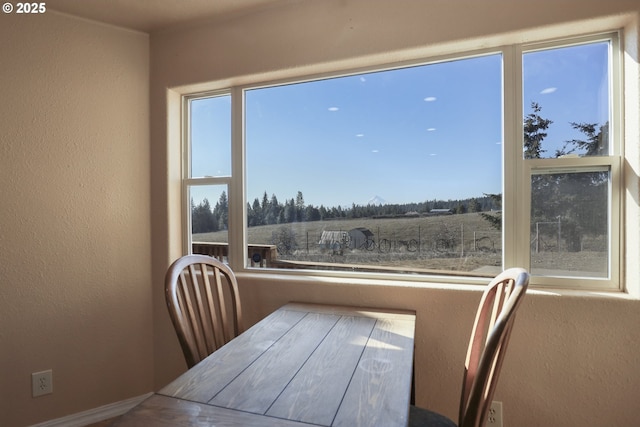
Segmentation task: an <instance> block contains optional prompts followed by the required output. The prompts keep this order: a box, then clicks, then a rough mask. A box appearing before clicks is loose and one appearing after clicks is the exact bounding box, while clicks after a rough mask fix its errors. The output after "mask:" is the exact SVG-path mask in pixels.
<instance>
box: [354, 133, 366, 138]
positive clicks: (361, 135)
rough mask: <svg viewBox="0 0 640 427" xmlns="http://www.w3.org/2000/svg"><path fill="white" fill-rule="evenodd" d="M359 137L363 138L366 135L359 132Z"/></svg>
mask: <svg viewBox="0 0 640 427" xmlns="http://www.w3.org/2000/svg"><path fill="white" fill-rule="evenodd" d="M356 136H357V137H358V138H362V137H363V136H364V133H359V134H357V135H356Z"/></svg>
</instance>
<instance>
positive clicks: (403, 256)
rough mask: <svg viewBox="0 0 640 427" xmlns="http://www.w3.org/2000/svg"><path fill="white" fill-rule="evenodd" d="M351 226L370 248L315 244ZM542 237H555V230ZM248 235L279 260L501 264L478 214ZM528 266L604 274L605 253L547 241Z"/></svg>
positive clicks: (316, 224) (464, 266)
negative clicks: (291, 243) (288, 242)
mask: <svg viewBox="0 0 640 427" xmlns="http://www.w3.org/2000/svg"><path fill="white" fill-rule="evenodd" d="M355 228H366V229H368V230H370V231H371V233H373V236H372V241H373V242H374V245H373V247H370V248H369V249H366V248H364V247H361V248H351V249H350V248H348V247H347V246H346V245H343V247H341V248H335V247H334V248H333V249H329V248H327V247H322V246H321V245H320V244H319V243H320V239H321V236H322V232H323V231H343V232H348V231H349V230H352V229H355ZM283 230H284V232H285V233H286V234H287V235H288V236H291V237H292V238H293V239H294V240H295V244H296V245H295V249H292V250H290V251H287V250H282V245H281V244H280V243H281V242H280V241H278V238H276V239H274V236H276V235H278V234H282V233H283ZM545 238H546V239H547V240H548V241H551V242H555V241H556V240H555V236H554V235H549V236H546V237H545ZM248 239H249V243H250V244H262V245H272V244H277V245H278V246H279V251H278V259H280V260H290V261H296V262H312V263H331V264H347V265H376V266H382V267H396V268H401V267H404V268H407V269H416V270H422V269H427V270H444V271H474V272H481V273H482V274H485V275H493V274H495V273H496V272H497V271H499V269H500V266H501V263H502V242H501V235H500V232H498V231H497V230H495V229H493V228H491V226H490V225H489V223H488V222H487V221H486V220H484V219H483V218H482V217H481V216H480V214H478V213H469V214H460V215H442V216H421V217H402V218H384V219H374V218H360V219H343V220H331V221H313V222H302V223H291V224H277V225H266V226H259V227H251V228H249V230H248ZM193 241H198V242H220V243H226V242H227V232H226V231H223V232H216V233H202V234H195V235H194V236H193ZM585 241H587V242H588V241H589V239H588V238H585ZM585 249H588V247H587V246H586V247H585ZM531 268H532V269H534V270H536V269H538V270H539V271H540V272H541V273H542V272H544V273H546V272H548V271H556V272H558V273H557V274H561V275H565V274H568V275H573V274H572V273H571V272H575V274H581V273H584V272H591V273H587V275H588V276H593V277H603V276H606V273H607V253H606V251H602V250H583V251H580V252H566V251H562V250H561V251H560V252H559V251H558V248H557V245H551V246H550V247H546V248H545V249H544V250H541V251H540V252H539V253H535V251H534V253H533V254H532V257H531Z"/></svg>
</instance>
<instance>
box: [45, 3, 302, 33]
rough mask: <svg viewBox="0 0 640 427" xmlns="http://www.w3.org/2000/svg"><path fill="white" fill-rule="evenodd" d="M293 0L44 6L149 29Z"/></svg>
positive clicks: (51, 4) (139, 28) (239, 13)
mask: <svg viewBox="0 0 640 427" xmlns="http://www.w3.org/2000/svg"><path fill="white" fill-rule="evenodd" d="M294 1H298V0H47V9H53V10H56V11H58V12H63V13H68V14H70V15H75V16H79V17H82V18H87V19H92V20H95V21H99V22H104V23H107V24H112V25H117V26H119V27H125V28H129V29H132V30H138V31H143V32H147V33H150V32H153V31H157V30H160V29H165V28H169V27H175V26H181V25H185V24H188V23H190V22H197V21H204V20H215V19H224V18H225V17H230V16H235V15H242V14H248V13H252V12H257V11H260V10H263V9H266V8H270V7H273V6H277V5H279V4H284V3H291V2H294Z"/></svg>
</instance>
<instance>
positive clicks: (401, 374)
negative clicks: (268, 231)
mask: <svg viewBox="0 0 640 427" xmlns="http://www.w3.org/2000/svg"><path fill="white" fill-rule="evenodd" d="M414 329H415V314H414V313H413V312H407V311H398V310H375V309H363V308H356V307H342V306H328V305H326V306H325V305H314V304H301V303H291V304H287V305H285V306H284V307H282V308H280V309H279V310H277V311H275V312H274V313H272V314H271V315H269V316H268V317H266V318H265V319H263V320H262V321H260V322H259V323H257V324H256V325H254V326H253V327H252V328H250V329H249V330H247V331H246V332H244V333H243V334H241V335H240V336H238V337H237V338H235V339H234V340H233V341H231V342H230V343H228V344H227V345H225V346H224V347H222V348H220V349H219V350H218V351H216V352H215V353H213V354H212V355H211V356H209V357H208V358H206V359H205V360H203V361H202V362H200V363H199V364H198V365H196V366H194V367H193V368H191V369H190V370H189V371H187V372H186V373H184V374H183V375H181V376H180V377H179V378H178V379H176V380H175V381H173V382H172V383H171V384H169V385H168V386H166V387H165V388H163V389H162V390H160V391H159V392H158V393H156V394H154V395H153V396H151V397H150V398H148V399H147V400H145V401H144V402H142V403H141V404H139V405H138V406H136V407H135V408H133V409H132V410H131V411H129V412H128V413H127V414H125V415H123V416H122V417H121V418H120V419H119V420H118V422H117V423H116V424H115V425H117V426H140V427H141V426H178V425H179V426H190V425H193V426H196V425H197V426H203V425H215V426H260V427H264V426H298V427H300V426H310V425H311V426H348V427H354V426H366V427H371V426H384V427H393V426H406V424H407V420H408V410H409V399H410V392H411V379H412V364H413V335H414Z"/></svg>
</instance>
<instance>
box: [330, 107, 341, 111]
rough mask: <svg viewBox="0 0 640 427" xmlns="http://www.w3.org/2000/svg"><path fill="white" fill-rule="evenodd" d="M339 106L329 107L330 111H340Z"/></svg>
mask: <svg viewBox="0 0 640 427" xmlns="http://www.w3.org/2000/svg"><path fill="white" fill-rule="evenodd" d="M338 110H339V108H338V107H329V111H338Z"/></svg>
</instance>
